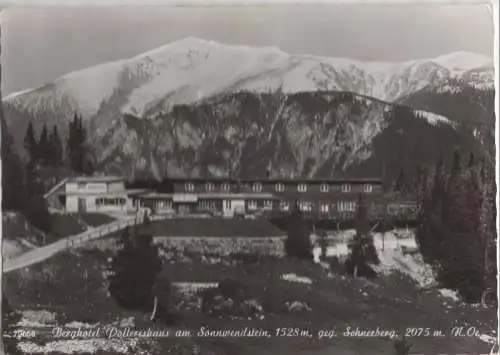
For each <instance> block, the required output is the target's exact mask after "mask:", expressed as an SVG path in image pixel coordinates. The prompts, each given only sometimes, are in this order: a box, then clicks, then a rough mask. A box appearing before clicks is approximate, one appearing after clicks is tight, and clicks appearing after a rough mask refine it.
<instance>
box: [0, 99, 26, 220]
mask: <svg viewBox="0 0 500 355" xmlns="http://www.w3.org/2000/svg"><path fill="white" fill-rule="evenodd" d="M0 124H1V129H0V134H1V139H2V140H1V158H2V159H1V160H2V209H3V210H14V211H21V210H23V209H24V206H25V203H26V186H25V181H26V180H25V172H24V167H23V163H22V161H21V159H20V157H19V156H18V154H17V152H16V149H15V146H14V141H13V139H12V137H11V135H10V134H9V132H8V130H7V124H6V123H5V120H4V118H3V111H2V108H1V106H0Z"/></svg>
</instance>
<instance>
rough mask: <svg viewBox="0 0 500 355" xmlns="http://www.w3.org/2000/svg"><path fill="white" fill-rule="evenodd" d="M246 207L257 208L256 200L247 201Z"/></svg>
mask: <svg viewBox="0 0 500 355" xmlns="http://www.w3.org/2000/svg"><path fill="white" fill-rule="evenodd" d="M248 209H250V210H256V209H257V201H256V200H249V201H248Z"/></svg>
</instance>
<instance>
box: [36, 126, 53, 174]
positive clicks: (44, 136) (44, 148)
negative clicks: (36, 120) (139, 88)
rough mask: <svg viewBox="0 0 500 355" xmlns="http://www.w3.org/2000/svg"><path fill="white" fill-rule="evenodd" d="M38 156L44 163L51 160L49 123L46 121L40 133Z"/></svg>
mask: <svg viewBox="0 0 500 355" xmlns="http://www.w3.org/2000/svg"><path fill="white" fill-rule="evenodd" d="M38 156H39V161H40V163H41V164H42V165H47V164H48V163H49V161H50V142H49V132H48V130H47V125H46V124H45V123H44V124H43V127H42V133H41V134H40V142H39V144H38Z"/></svg>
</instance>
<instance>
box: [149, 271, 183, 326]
mask: <svg viewBox="0 0 500 355" xmlns="http://www.w3.org/2000/svg"><path fill="white" fill-rule="evenodd" d="M153 295H154V297H156V299H157V302H158V303H157V309H156V313H155V314H154V318H153V319H154V320H157V319H158V320H162V321H164V322H165V323H166V324H167V325H173V324H175V323H177V320H178V314H177V312H176V311H175V309H174V308H175V299H174V298H175V295H174V288H173V286H172V282H171V280H170V278H169V277H168V276H167V275H166V274H165V273H164V272H159V273H158V275H157V276H156V279H155V283H154V285H153Z"/></svg>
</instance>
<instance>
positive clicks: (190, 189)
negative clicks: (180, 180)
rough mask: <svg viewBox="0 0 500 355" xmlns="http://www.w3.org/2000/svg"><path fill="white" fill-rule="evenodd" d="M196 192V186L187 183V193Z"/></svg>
mask: <svg viewBox="0 0 500 355" xmlns="http://www.w3.org/2000/svg"><path fill="white" fill-rule="evenodd" d="M193 190H194V185H193V184H192V183H190V182H188V183H186V191H188V192H192V191H193Z"/></svg>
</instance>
